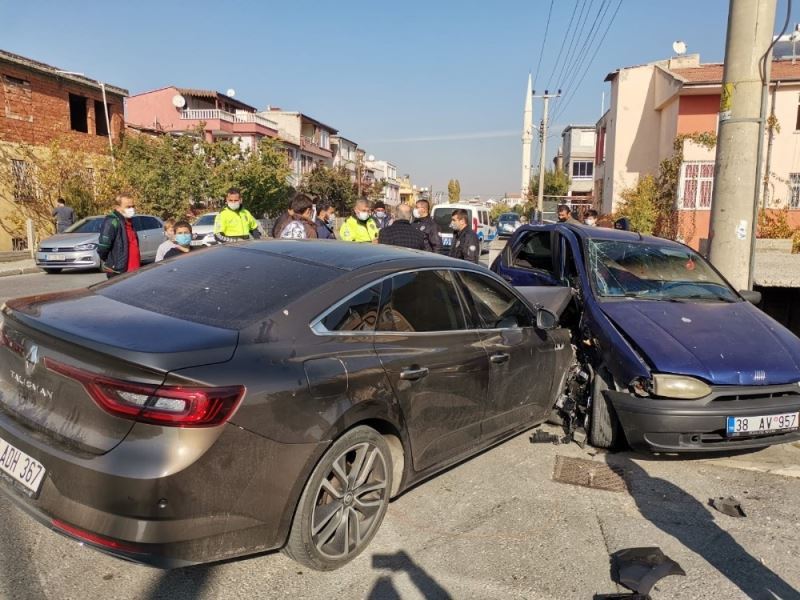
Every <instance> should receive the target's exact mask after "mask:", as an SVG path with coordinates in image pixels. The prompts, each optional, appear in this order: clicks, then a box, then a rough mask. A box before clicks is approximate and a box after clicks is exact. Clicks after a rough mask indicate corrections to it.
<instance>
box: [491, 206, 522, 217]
mask: <svg viewBox="0 0 800 600" xmlns="http://www.w3.org/2000/svg"><path fill="white" fill-rule="evenodd" d="M510 212H515V213H517V214H519V205H517V206H514V207H511V206H509V205H508V204H505V203H503V202H501V203H500V204H495V205H494V206H493V207H492V208H491V210H490V211H489V217H491V219H492V221H494V220H496V219H497V218H498V217H499V216H500V215H502V214H503V213H510Z"/></svg>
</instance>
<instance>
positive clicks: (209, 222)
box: [192, 212, 219, 246]
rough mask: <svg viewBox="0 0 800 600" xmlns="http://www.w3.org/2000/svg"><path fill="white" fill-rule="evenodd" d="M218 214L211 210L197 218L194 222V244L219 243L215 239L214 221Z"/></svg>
mask: <svg viewBox="0 0 800 600" xmlns="http://www.w3.org/2000/svg"><path fill="white" fill-rule="evenodd" d="M218 214H219V213H215V212H210V213H206V214H204V215H200V216H199V217H197V219H195V221H194V223H192V246H213V245H214V244H216V243H217V240H216V239H214V221H215V220H216V219H217V215H218Z"/></svg>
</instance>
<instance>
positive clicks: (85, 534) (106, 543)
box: [50, 519, 143, 554]
mask: <svg viewBox="0 0 800 600" xmlns="http://www.w3.org/2000/svg"><path fill="white" fill-rule="evenodd" d="M50 523H51V524H52V525H53V527H55V528H56V529H58V530H60V531H62V532H63V533H66V534H67V535H69V536H71V537H74V538H77V539H78V540H80V541H81V542H86V543H89V544H92V545H95V546H101V547H103V548H109V549H111V550H118V551H120V552H129V553H132V554H141V553H143V550H142V548H140V547H139V546H134V545H133V544H126V543H125V542H121V541H119V540H115V539H112V538H107V537H105V536H102V535H98V534H96V533H92V532H90V531H85V530H83V529H80V528H79V527H75V526H74V525H70V524H69V523H65V522H64V521H61V520H60V519H53V520H52V521H50Z"/></svg>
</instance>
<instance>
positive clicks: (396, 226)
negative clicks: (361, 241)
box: [378, 204, 425, 250]
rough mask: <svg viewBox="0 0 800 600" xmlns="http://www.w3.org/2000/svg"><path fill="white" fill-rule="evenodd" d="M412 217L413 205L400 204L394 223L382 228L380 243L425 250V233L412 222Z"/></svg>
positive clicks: (379, 235) (379, 236) (379, 237)
mask: <svg viewBox="0 0 800 600" xmlns="http://www.w3.org/2000/svg"><path fill="white" fill-rule="evenodd" d="M411 217H412V212H411V207H410V206H409V205H408V204H401V205H400V206H398V207H397V216H396V217H395V219H394V223H392V224H391V225H389V226H387V227H385V228H384V229H381V231H380V233H379V234H378V243H379V244H389V245H391V246H401V247H403V248H411V249H412V250H425V235H424V234H423V233H422V232H421V231H420V230H419V229H417V228H416V227H414V226H413V225H412V224H411Z"/></svg>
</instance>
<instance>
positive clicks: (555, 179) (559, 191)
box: [528, 169, 572, 202]
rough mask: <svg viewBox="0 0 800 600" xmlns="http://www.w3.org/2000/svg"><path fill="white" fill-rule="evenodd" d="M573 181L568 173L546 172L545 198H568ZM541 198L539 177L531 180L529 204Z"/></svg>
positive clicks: (557, 170) (560, 171) (558, 171)
mask: <svg viewBox="0 0 800 600" xmlns="http://www.w3.org/2000/svg"><path fill="white" fill-rule="evenodd" d="M571 183H572V180H571V179H570V177H569V175H567V173H566V171H562V170H561V169H556V170H554V171H553V170H547V171H545V172H544V195H545V196H566V195H567V194H568V193H569V186H570V185H571ZM538 198H539V176H538V175H536V176H535V177H534V178H533V179H531V184H530V186H528V202H536V201H537V200H538Z"/></svg>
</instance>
